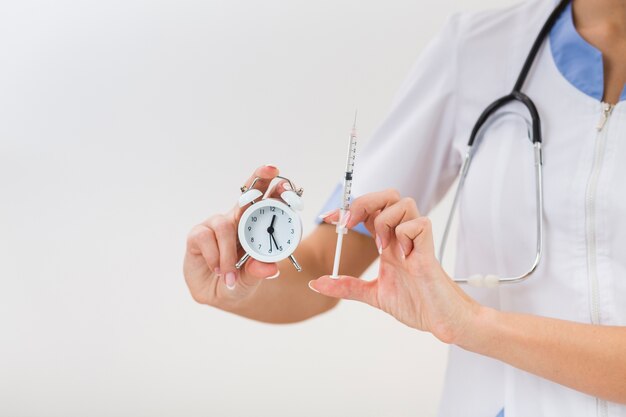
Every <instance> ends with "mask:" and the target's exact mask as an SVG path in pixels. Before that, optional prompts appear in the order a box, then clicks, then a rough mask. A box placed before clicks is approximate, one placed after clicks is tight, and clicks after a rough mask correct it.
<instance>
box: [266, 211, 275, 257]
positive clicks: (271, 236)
mask: <svg viewBox="0 0 626 417" xmlns="http://www.w3.org/2000/svg"><path fill="white" fill-rule="evenodd" d="M274 221H276V215H275V214H274V216H272V222H271V223H270V227H268V228H267V233H269V234H270V250H272V238H273V237H274V236H273V235H272V234H273V233H274ZM274 243H276V239H274ZM276 249H277V250H278V245H276Z"/></svg>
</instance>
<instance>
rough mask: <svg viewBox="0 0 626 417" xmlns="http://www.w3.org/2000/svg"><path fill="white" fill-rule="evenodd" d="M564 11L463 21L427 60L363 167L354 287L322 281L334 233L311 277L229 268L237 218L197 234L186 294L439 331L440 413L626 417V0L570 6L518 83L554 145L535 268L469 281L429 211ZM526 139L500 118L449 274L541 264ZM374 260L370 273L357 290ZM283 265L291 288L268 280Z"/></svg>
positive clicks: (308, 241) (264, 174)
mask: <svg viewBox="0 0 626 417" xmlns="http://www.w3.org/2000/svg"><path fill="white" fill-rule="evenodd" d="M555 5H556V4H555V3H554V2H553V1H550V0H533V1H529V2H525V3H522V4H519V5H517V6H514V7H512V8H509V9H505V10H499V11H492V12H484V13H477V14H460V15H455V16H453V17H452V18H451V19H450V20H449V21H448V23H447V24H446V27H445V28H444V29H443V31H442V32H441V33H440V34H439V36H438V37H437V38H436V39H435V40H434V41H433V42H432V43H431V44H430V45H429V46H428V48H427V49H426V50H425V51H424V52H423V53H422V54H421V56H420V58H419V60H418V62H417V63H416V65H415V66H414V69H413V70H412V71H411V74H410V76H409V78H408V80H407V81H406V82H405V84H404V85H403V86H402V88H401V90H400V92H399V94H398V96H397V98H396V100H395V102H394V104H393V106H392V109H391V111H390V113H389V115H388V116H387V117H386V119H385V120H384V121H383V123H382V124H381V126H380V128H379V129H378V130H377V131H376V132H375V134H374V136H373V137H372V138H371V139H370V141H369V147H368V148H367V149H366V150H365V151H364V152H363V153H362V154H361V155H360V156H359V161H358V176H357V177H356V178H355V182H354V194H355V195H360V196H361V197H359V198H357V199H356V200H355V201H354V202H353V204H352V206H351V210H350V217H349V219H348V220H347V226H348V227H349V228H354V229H356V230H358V231H360V232H361V233H350V234H348V235H347V238H346V241H345V245H346V246H350V248H349V250H346V251H345V252H344V253H345V256H344V258H342V269H343V270H344V271H347V272H348V273H349V275H346V276H342V277H341V278H340V279H339V280H333V279H330V278H329V277H327V276H323V275H324V274H325V273H326V272H327V271H329V270H331V269H332V261H333V252H334V247H333V245H329V244H328V242H333V241H334V239H335V231H334V227H332V226H329V225H328V224H321V225H320V226H319V227H318V228H317V229H316V230H315V231H314V232H313V233H312V234H311V235H310V236H308V237H307V238H305V239H304V240H303V241H302V243H301V244H300V246H299V248H298V250H297V252H296V255H297V257H298V259H299V260H300V263H301V264H302V266H303V269H304V272H302V273H301V274H296V273H292V272H291V271H292V268H288V267H287V266H286V265H285V267H284V268H283V267H282V265H277V264H264V263H261V262H258V261H254V260H251V261H249V262H248V263H247V264H246V265H245V268H244V269H243V270H242V271H237V270H236V269H235V267H234V265H235V263H236V261H237V259H238V258H239V256H240V255H241V248H240V247H238V245H237V238H236V225H237V220H238V218H239V216H240V215H241V210H240V209H239V208H234V209H233V210H232V211H230V212H229V213H226V214H220V215H214V216H211V217H210V218H208V219H207V220H206V221H205V222H203V223H202V224H200V225H198V226H196V227H195V228H194V229H193V230H192V232H191V233H190V235H189V240H188V250H187V254H186V257H185V277H186V280H187V284H188V285H189V288H190V291H191V293H192V295H193V297H194V299H195V300H196V301H198V302H201V303H205V304H209V305H212V306H215V307H218V308H221V309H224V310H227V311H231V312H233V313H236V314H240V315H242V316H245V317H250V318H253V319H256V320H261V321H266V322H272V323H286V322H295V321H300V320H304V319H306V318H309V317H311V316H314V315H316V314H320V313H322V312H324V311H327V310H329V309H330V308H332V307H333V306H335V305H336V303H337V300H338V299H340V298H346V299H353V300H359V301H363V302H365V303H368V304H370V305H372V306H373V307H376V308H380V309H382V310H384V311H386V312H387V313H389V314H391V315H393V316H394V317H396V318H397V319H398V320H399V321H401V322H403V323H405V324H407V325H408V326H411V327H414V328H416V329H419V330H424V331H429V332H431V333H432V334H434V335H435V336H436V337H437V338H439V339H440V340H442V341H444V342H446V343H450V344H451V345H452V348H451V350H450V357H449V365H448V370H447V379H446V385H445V389H444V395H443V399H442V402H441V408H440V415H441V416H470V417H473V416H476V417H495V416H496V415H500V416H501V415H506V416H507V417H509V416H525V417H527V416H533V417H535V416H626V216H624V215H623V214H626V192H624V186H623V179H624V178H626V164H625V163H623V162H622V161H624V160H626V2H624V1H621V0H574V1H573V3H572V4H571V5H568V6H567V7H566V8H565V10H564V11H563V12H562V13H561V14H560V15H559V17H558V20H557V21H556V23H555V24H554V26H553V27H552V28H551V30H550V33H549V36H548V37H547V39H546V40H545V41H544V42H543V43H542V47H541V49H540V50H539V52H538V55H537V57H536V59H535V60H534V63H533V66H532V68H531V70H530V72H529V75H528V78H527V79H526V81H525V83H524V85H523V91H524V93H525V94H527V95H528V96H530V97H532V99H533V100H534V102H535V104H536V106H537V109H538V112H539V113H540V115H541V117H542V119H541V120H542V126H541V129H542V133H543V138H544V139H543V148H544V192H545V203H544V210H543V221H544V246H545V256H544V257H543V259H542V261H541V263H540V265H539V267H538V269H537V270H536V271H535V272H534V274H533V275H532V276H531V277H530V278H529V279H528V280H526V281H524V282H522V283H519V284H514V285H513V284H512V285H507V286H500V287H498V288H496V289H483V288H470V287H463V288H461V287H459V286H458V285H457V284H456V283H454V282H453V281H452V279H451V278H450V277H449V276H448V275H447V274H446V272H445V271H444V270H443V269H442V268H441V266H440V265H439V263H438V261H437V259H436V257H435V252H434V248H433V240H432V234H431V229H430V223H429V220H428V219H427V218H426V217H424V216H425V214H426V213H428V211H429V210H430V209H431V208H432V207H433V206H434V205H435V204H436V203H437V202H438V201H439V199H440V198H441V197H442V196H443V195H444V194H445V193H446V191H447V190H448V188H449V187H450V185H451V184H452V183H453V181H454V179H455V178H456V177H457V175H458V172H459V169H460V165H461V163H462V158H463V156H464V153H465V150H466V143H467V139H468V136H469V132H470V131H471V129H472V126H473V124H474V121H475V120H476V118H477V117H478V116H479V115H480V113H481V112H482V110H483V109H484V107H485V106H487V105H488V104H489V103H491V102H492V101H493V100H494V99H496V98H498V97H501V96H503V95H505V94H507V93H508V92H510V90H511V87H512V86H513V84H514V83H515V79H516V77H517V75H518V73H519V71H520V68H521V67H522V64H523V62H524V60H525V58H526V55H527V53H528V51H529V49H530V47H531V44H532V42H533V40H534V38H535V36H536V34H537V33H538V32H539V29H540V28H541V27H542V25H543V24H544V22H545V20H546V18H547V17H548V15H549V14H550V13H551V11H552V9H553V8H554V7H555ZM518 107H519V106H516V105H511V106H510V108H511V110H513V111H516V112H521V111H522V110H520V109H519V108H518ZM520 129H521V130H522V131H523V129H525V127H524V126H523V125H522V124H520V121H519V119H516V118H507V117H503V118H501V119H498V121H497V122H496V123H493V124H492V125H491V126H490V128H489V130H487V131H486V133H485V136H484V138H483V140H482V142H481V144H480V148H479V150H478V152H477V153H476V156H475V160H474V162H473V164H472V168H471V171H470V173H469V174H468V177H467V181H466V185H465V189H464V191H463V195H462V199H461V204H460V226H459V238H458V248H457V254H458V255H457V262H456V265H457V267H456V271H455V274H454V276H455V277H467V276H470V275H472V274H475V273H482V274H485V273H494V274H497V275H501V276H507V275H511V274H516V273H520V272H523V270H524V269H525V268H527V266H528V264H529V263H530V261H532V258H533V256H534V252H535V239H536V237H535V227H534V225H535V188H534V177H533V172H534V171H533V159H532V157H533V148H532V146H531V145H530V144H529V143H528V141H527V140H520V139H519V136H520V135H519V132H520ZM276 175H278V169H277V168H276V167H274V166H270V165H268V166H263V167H260V168H258V169H257V170H256V171H255V173H254V175H253V177H256V176H259V177H261V178H263V179H264V181H263V182H264V183H265V184H267V182H268V181H269V180H270V179H271V178H273V177H274V176H276ZM250 181H251V179H250V180H249V181H248V184H249V183H250ZM381 190H382V191H381ZM336 194H337V193H335V196H333V197H331V198H330V199H329V203H328V204H327V205H328V207H329V208H332V207H337V206H338V201H337V199H336ZM322 218H323V221H324V222H325V223H331V222H333V221H336V220H337V219H338V214H337V212H336V211H332V210H331V211H330V212H327V213H324V215H322ZM379 254H380V270H379V275H378V278H377V279H376V280H375V281H372V282H366V281H362V280H360V279H358V278H356V277H358V276H360V275H361V274H362V273H363V271H364V270H365V269H366V268H367V267H368V266H369V265H370V264H371V263H372V262H373V261H374V260H375V259H376V258H377V257H378V256H379ZM279 270H281V271H283V277H281V279H278V280H267V278H274V277H277V276H278V274H279ZM285 278H286V279H285ZM309 281H310V282H309ZM307 283H308V284H309V285H308V286H307ZM309 288H310V289H312V290H314V291H315V292H313V291H310V290H309Z"/></svg>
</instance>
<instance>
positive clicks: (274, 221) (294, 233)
mask: <svg viewBox="0 0 626 417" xmlns="http://www.w3.org/2000/svg"><path fill="white" fill-rule="evenodd" d="M301 238H302V222H301V221H300V217H299V216H298V215H297V214H296V212H294V211H293V210H292V209H291V208H290V207H289V206H288V205H287V204H285V203H283V202H282V201H278V200H276V199H273V198H268V199H265V200H261V201H259V202H257V203H255V204H253V205H251V206H250V207H248V209H247V210H246V211H245V212H244V213H243V215H242V216H241V219H240V220H239V242H240V243H241V246H242V247H243V249H244V250H245V251H246V252H247V253H248V254H250V256H252V257H253V258H255V259H257V260H259V261H262V262H277V261H280V260H283V259H285V258H287V257H288V256H289V255H291V254H292V253H293V251H294V250H296V247H297V246H298V243H300V239H301Z"/></svg>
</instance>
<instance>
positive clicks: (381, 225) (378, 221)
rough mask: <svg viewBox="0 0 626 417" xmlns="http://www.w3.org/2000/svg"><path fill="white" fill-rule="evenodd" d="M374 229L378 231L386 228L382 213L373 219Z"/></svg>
mask: <svg viewBox="0 0 626 417" xmlns="http://www.w3.org/2000/svg"><path fill="white" fill-rule="evenodd" d="M374 229H376V231H378V232H381V231H385V230H386V229H387V223H385V218H384V217H383V215H382V214H381V215H379V216H378V217H376V218H375V219H374Z"/></svg>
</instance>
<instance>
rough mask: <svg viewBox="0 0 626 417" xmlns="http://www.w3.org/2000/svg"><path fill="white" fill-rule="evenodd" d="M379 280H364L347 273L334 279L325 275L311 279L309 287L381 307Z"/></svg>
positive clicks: (333, 295)
mask: <svg viewBox="0 0 626 417" xmlns="http://www.w3.org/2000/svg"><path fill="white" fill-rule="evenodd" d="M377 286H378V281H376V280H374V281H364V280H362V279H358V278H354V277H351V276H347V275H342V276H340V277H339V279H333V278H331V277H329V276H328V275H324V276H322V277H320V278H318V279H315V280H312V281H309V287H310V288H311V289H312V290H313V291H316V292H318V293H320V294H323V295H326V296H328V297H334V298H343V299H346V300H356V301H361V302H363V303H366V304H369V305H371V306H372V307H376V308H379V304H378V298H377V296H376V295H377Z"/></svg>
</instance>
